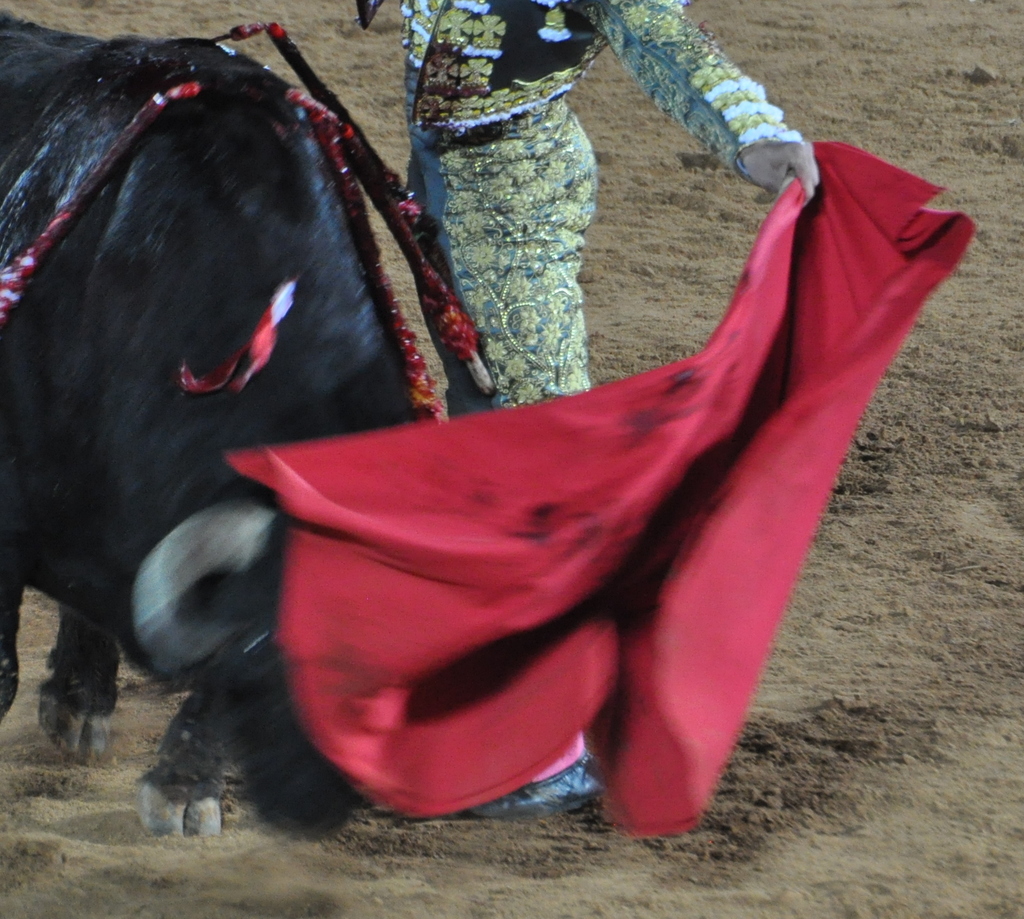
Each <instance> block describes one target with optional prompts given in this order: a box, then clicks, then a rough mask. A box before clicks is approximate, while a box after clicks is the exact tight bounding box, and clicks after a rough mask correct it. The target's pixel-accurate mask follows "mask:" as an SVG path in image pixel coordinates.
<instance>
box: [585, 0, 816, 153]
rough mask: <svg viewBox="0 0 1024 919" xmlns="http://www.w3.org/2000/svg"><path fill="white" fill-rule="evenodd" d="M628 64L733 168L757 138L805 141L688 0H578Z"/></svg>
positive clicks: (665, 108)
mask: <svg viewBox="0 0 1024 919" xmlns="http://www.w3.org/2000/svg"><path fill="white" fill-rule="evenodd" d="M573 5H574V7H575V8H577V9H579V10H580V12H582V13H583V14H584V15H586V16H587V17H588V18H589V19H590V21H591V22H592V23H593V24H594V26H595V27H596V28H597V29H598V31H600V32H601V33H602V35H604V37H605V38H606V39H607V41H608V43H609V44H610V45H611V47H612V50H614V52H615V54H616V56H617V57H618V59H619V60H620V61H621V62H622V65H623V66H624V67H625V68H626V70H627V71H628V72H629V73H630V74H631V75H632V76H633V78H634V79H635V80H636V81H637V83H638V84H639V85H640V87H641V88H642V89H643V90H644V92H645V93H647V95H648V96H650V98H651V99H652V100H653V101H654V103H655V104H656V105H657V106H658V108H660V109H661V110H662V111H663V112H665V113H666V114H668V115H669V116H670V117H671V118H673V119H674V120H676V121H677V122H679V123H680V124H681V125H683V126H684V127H685V128H686V129H687V130H688V131H689V132H690V133H691V134H693V136H694V137H696V138H697V139H698V140H699V141H700V142H701V143H703V144H704V146H706V147H707V148H708V149H710V150H711V151H712V152H714V153H715V154H716V155H717V156H718V157H719V158H720V159H721V160H722V161H723V162H724V163H725V164H726V165H727V166H729V167H730V168H737V162H736V156H737V154H738V153H739V152H740V151H741V150H742V149H743V148H744V147H748V146H749V145H750V144H752V143H755V142H756V141H759V140H766V139H770V140H779V141H800V140H802V138H801V136H800V134H799V133H797V132H796V131H791V130H790V129H789V128H788V127H787V126H786V124H785V121H784V120H783V118H784V115H783V112H782V110H781V109H780V108H778V107H776V106H774V105H772V104H771V103H769V102H768V101H767V98H766V95H765V91H764V88H763V87H762V86H761V85H760V84H758V83H756V82H755V81H754V80H751V79H750V78H749V77H747V76H744V74H743V73H742V72H741V71H740V69H739V68H738V67H737V66H736V65H735V64H734V63H732V61H730V60H729V59H728V58H727V57H726V56H725V55H724V54H723V53H722V51H721V49H720V48H719V47H718V45H717V44H716V43H715V41H714V39H713V38H712V37H711V36H710V35H708V34H706V33H705V32H703V31H702V30H701V29H700V28H698V27H697V26H696V25H695V24H694V23H693V22H692V21H691V20H690V19H689V18H688V17H687V16H686V15H685V13H684V12H683V9H684V3H683V2H682V0H577V2H576V3H574V4H573Z"/></svg>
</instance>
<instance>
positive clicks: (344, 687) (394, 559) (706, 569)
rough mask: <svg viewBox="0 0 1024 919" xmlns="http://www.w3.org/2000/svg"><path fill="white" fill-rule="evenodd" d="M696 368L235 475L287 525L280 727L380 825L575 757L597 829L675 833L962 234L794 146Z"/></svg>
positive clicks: (853, 170) (861, 176) (892, 171)
mask: <svg viewBox="0 0 1024 919" xmlns="http://www.w3.org/2000/svg"><path fill="white" fill-rule="evenodd" d="M816 153H817V156H818V160H819V164H820V168H821V174H822V183H821V187H820V189H819V192H818V194H817V196H816V197H815V199H814V200H813V201H812V202H811V203H810V205H809V206H808V207H807V208H806V209H803V210H802V209H801V204H802V201H803V198H802V194H803V193H802V191H801V189H800V187H799V183H795V182H794V183H793V184H792V186H791V187H790V188H789V189H788V190H787V191H786V192H785V193H784V194H783V195H782V197H781V198H780V200H779V201H778V203H777V204H776V205H775V207H774V208H773V210H772V212H771V213H770V214H769V216H768V218H767V219H766V221H765V223H764V225H763V227H762V228H761V231H760V234H759V235H758V238H757V241H756V243H755V245H754V248H753V251H752V252H751V254H750V258H749V259H748V261H747V265H746V268H745V269H744V272H743V275H742V277H741V279H740V282H739V285H738V287H737V290H736V294H735V296H734V298H733V301H732V305H731V307H730V308H729V310H728V313H727V314H726V316H725V318H724V319H723V321H722V323H721V325H720V326H719V327H718V329H717V330H716V331H715V332H714V334H713V335H712V337H711V339H710V340H709V342H708V344H707V347H706V348H705V349H704V350H703V351H702V352H701V353H700V354H698V355H696V356H695V357H692V358H690V359H687V360H684V361H680V362H679V363H676V364H671V365H669V366H667V367H662V368H661V369H658V370H654V371H651V372H649V373H644V374H641V375H639V376H636V377H632V378H630V379H626V380H622V381H620V382H617V383H613V384H611V385H608V386H602V387H599V388H597V389H595V390H593V391H591V392H589V393H585V394H583V395H579V396H573V397H569V398H564V399H560V400H557V401H554V402H548V403H545V404H543V405H538V406H531V407H527V408H521V409H514V410H511V411H501V412H495V413H490V414H485V415H475V416H470V417H463V418H459V419H456V420H454V421H452V422H450V423H448V424H446V425H437V426H434V425H423V424H417V425H412V426H407V427H404V428H400V429H391V430H387V431H381V432H375V433H370V434H365V435H358V436H353V437H347V438H336V439H330V440H325V441H319V442H313V443H301V444H291V445H288V446H282V447H275V448H268V449H261V450H256V451H249V452H246V453H242V454H236V455H234V456H233V457H232V458H231V462H232V463H233V464H234V466H235V467H236V468H237V469H238V470H239V471H240V472H242V473H243V474H244V475H247V476H250V477H252V478H254V479H256V480H258V481H260V482H263V483H264V484H266V485H268V486H270V487H271V488H272V489H274V490H275V491H276V493H277V495H278V498H279V501H280V504H281V506H282V507H283V508H284V509H285V510H286V511H287V512H288V513H289V514H290V515H291V517H292V523H291V530H290V536H289V542H288V548H287V554H286V569H285V579H284V587H283V595H282V598H281V607H280V624H279V633H278V636H277V640H278V642H279V644H280V647H281V649H282V651H283V654H284V657H285V659H286V661H287V666H288V674H289V680H290V687H291V691H292V694H293V699H294V702H295V705H296V708H297V710H298V712H299V714H300V717H301V719H302V721H303V724H304V726H305V727H306V729H307V730H308V732H309V734H310V736H311V737H312V739H313V741H314V743H315V744H316V746H317V747H318V749H319V750H320V751H321V752H323V754H324V755H325V756H327V757H328V758H329V759H330V760H331V761H333V762H334V763H335V764H336V765H337V766H338V768H339V769H341V770H342V771H343V772H345V773H346V774H347V775H348V776H350V777H351V778H352V779H353V780H354V782H355V783H356V784H357V785H358V786H359V787H360V788H361V789H363V790H364V791H365V792H366V793H367V794H368V795H369V796H371V797H372V798H374V799H375V800H377V801H380V802H383V803H386V804H388V805H390V806H392V807H394V808H396V809H397V810H399V811H403V812H405V813H408V814H413V815H420V816H428V815H436V814H443V813H446V812H451V811H456V810H459V809H461V808H465V807H467V806H470V805H474V804H479V803H481V802H484V801H488V800H490V799H493V798H495V797H497V796H499V795H501V794H504V793H506V792H509V791H512V790H513V789H515V788H517V787H519V786H520V785H521V784H523V783H524V782H526V781H527V780H528V779H529V778H530V776H532V775H534V774H536V773H537V772H538V770H540V769H541V768H543V767H544V765H545V764H546V763H549V762H551V761H552V760H553V759H554V758H555V757H557V756H558V755H559V753H561V751H563V750H564V749H565V748H566V746H567V745H568V744H570V743H571V742H572V739H573V736H574V735H575V734H576V732H578V731H580V730H587V731H589V732H590V737H591V744H592V747H593V749H594V751H595V752H596V754H597V756H598V757H599V760H600V763H601V766H602V768H603V771H604V775H605V778H606V781H607V785H608V794H607V806H608V808H609V810H610V813H611V816H612V818H613V819H614V820H615V821H616V822H617V823H618V824H619V825H620V827H621V828H622V829H623V830H624V831H626V832H629V833H633V834H639V835H653V834H667V833H677V832H682V831H685V830H688V829H690V828H692V827H693V826H694V824H695V823H696V822H697V820H698V819H699V817H700V814H701V811H702V810H703V808H704V807H705V805H706V804H707V802H708V800H709V798H710V796H711V794H712V792H713V789H714V786H715V783H716V781H717V779H718V777H719V775H720V774H721V771H722V769H723V768H724V766H725V764H726V761H727V759H728V757H729V754H730V752H731V750H732V747H733V745H734V743H735V741H736V738H737V735H738V734H739V731H740V729H741V727H742V723H743V718H744V715H745V713H746V710H747V706H748V705H749V702H750V699H751V696H752V694H753V692H754V689H755V686H756V682H757V679H758V676H759V674H760V671H761V669H762V666H763V664H764V661H765V659H766V657H767V655H768V652H769V648H770V644H771V641H772V637H773V634H774V632H775V629H776V627H777V626H778V624H779V621H780V619H781V616H782V613H783V610H784V608H785V605H786V602H787V599H788V597H789V594H790V591H791V588H792V586H793V584H794V581H795V580H796V577H797V575H798V572H799V568H800V565H801V563H802V560H803V558H804V555H805V553H806V551H807V549H808V546H809V544H810V542H811V539H812V537H813V533H814V530H815V527H816V524H817V521H818V519H819V516H820V515H821V513H822V510H823V509H824V507H825V504H826V502H827V500H828V497H829V494H830V491H831V488H832V485H833V482H834V479H835V475H836V472H837V470H838V469H839V466H840V464H841V462H842V460H843V457H844V455H845V453H846V450H847V448H848V445H849V442H850V439H851V437H852V435H853V433H854V430H855V427H856V425H857V423H858V419H859V418H860V416H861V414H862V412H863V410H864V407H865V405H866V403H867V401H868V399H869V397H870V395H871V393H872V391H873V389H874V387H875V385H876V384H877V382H878V380H879V378H880V377H881V375H882V373H883V371H884V369H885V367H886V365H887V364H888V363H889V361H890V360H891V359H892V357H893V356H894V355H895V353H896V351H897V349H898V347H899V344H900V342H901V341H902V339H903V338H904V336H905V335H906V334H907V332H908V331H909V329H910V327H911V325H912V323H913V321H914V318H915V316H916V315H917V313H918V311H919V309H920V307H921V305H922V303H923V301H924V299H925V298H926V296H927V295H928V294H929V292H930V291H931V290H932V289H933V288H934V287H935V286H936V285H937V284H938V283H940V282H941V280H942V279H943V278H945V277H946V276H947V275H948V274H949V273H950V271H951V270H952V269H953V267H954V266H955V264H956V263H957V261H958V259H959V258H960V256H961V255H962V254H963V252H964V250H965V248H966V246H967V244H968V242H969V240H970V236H971V233H972V229H973V228H972V224H971V222H970V220H968V219H967V218H966V217H965V216H964V215H962V214H956V213H945V212H939V211H934V210H927V209H925V208H924V204H925V203H926V202H927V201H928V200H929V199H931V198H932V197H933V196H934V195H935V194H936V193H937V192H938V191H939V189H937V188H936V187H935V186H933V185H930V184H928V183H927V182H924V181H922V180H921V179H918V178H916V177H914V176H912V175H909V174H908V173H906V172H903V171H901V170H899V169H896V168H895V167H893V166H890V165H888V164H886V163H884V162H882V161H880V160H878V159H876V158H874V157H872V156H870V155H869V154H866V153H864V152H862V151H859V150H856V149H853V148H850V147H846V146H843V145H838V144H818V145H817V147H816Z"/></svg>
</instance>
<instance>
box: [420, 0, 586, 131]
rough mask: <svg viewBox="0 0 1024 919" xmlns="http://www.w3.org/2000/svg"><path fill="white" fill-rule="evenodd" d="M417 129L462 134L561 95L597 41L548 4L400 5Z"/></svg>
mask: <svg viewBox="0 0 1024 919" xmlns="http://www.w3.org/2000/svg"><path fill="white" fill-rule="evenodd" d="M402 13H403V15H404V16H405V20H406V25H405V38H404V44H405V46H406V48H407V51H408V54H409V57H410V60H411V61H412V63H413V65H414V66H416V67H418V68H419V85H418V87H417V91H416V99H415V103H414V107H413V120H414V121H416V122H417V123H418V124H424V125H436V126H440V127H448V128H455V129H459V128H469V127H474V126H476V125H481V124H488V123H490V122H494V121H501V120H504V119H506V118H509V117H510V116H512V115H516V114H519V113H520V112H525V111H529V110H530V109H532V108H535V107H537V106H539V105H541V104H543V103H544V102H547V101H548V100H550V99H554V98H555V97H557V96H560V95H562V94H563V93H565V92H567V91H568V90H569V89H570V88H571V87H572V86H573V84H574V83H575V82H576V81H577V80H578V79H579V77H580V76H581V75H582V74H583V73H584V71H585V70H586V69H587V67H589V66H590V63H591V61H593V59H594V57H595V56H596V55H597V53H598V52H599V51H600V50H601V49H602V48H603V47H604V45H605V42H604V39H603V38H601V36H600V35H599V34H598V33H597V31H596V30H595V29H594V27H593V26H592V25H591V23H590V21H589V20H588V19H587V18H586V17H585V16H584V15H582V14H581V13H579V12H576V11H575V10H574V9H571V8H570V6H569V4H566V3H562V2H559V0H553V2H550V3H549V2H545V0H482V2H481V0H403V4H402Z"/></svg>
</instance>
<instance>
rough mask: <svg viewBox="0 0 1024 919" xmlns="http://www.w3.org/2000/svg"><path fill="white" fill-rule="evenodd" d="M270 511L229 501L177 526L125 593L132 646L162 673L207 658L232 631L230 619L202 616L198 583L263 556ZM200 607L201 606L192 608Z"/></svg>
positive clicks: (235, 627)
mask: <svg viewBox="0 0 1024 919" xmlns="http://www.w3.org/2000/svg"><path fill="white" fill-rule="evenodd" d="M276 517H277V513H276V512H275V511H274V510H273V509H271V508H268V507H266V506H264V505H262V504H258V503H256V502H255V501H245V500H239V501H228V502H224V503H221V504H216V505H214V506H213V507H209V508H207V509H205V510H203V511H199V512H198V513H196V514H193V515H192V516H191V517H189V518H188V519H187V520H184V521H183V522H182V523H180V524H178V526H176V527H175V528H174V529H173V530H172V531H171V532H170V533H168V534H167V536H165V537H164V538H163V539H162V540H161V541H160V542H159V543H157V545H156V546H155V548H154V549H153V550H152V551H151V552H150V553H149V555H147V556H146V558H145V560H144V561H143V563H142V565H141V566H140V567H139V572H138V575H137V576H136V578H135V586H134V589H133V591H132V615H133V622H134V626H135V635H136V637H137V639H138V642H139V645H140V646H141V647H142V649H143V650H144V651H145V652H146V653H147V654H148V655H149V657H150V659H151V661H152V665H153V667H154V669H156V670H157V671H158V672H160V673H163V674H165V675H168V676H170V675H173V674H176V673H180V672H182V671H183V670H187V669H188V668H189V667H192V666H194V665H195V664H198V663H200V662H201V661H203V660H206V658H208V657H210V656H211V655H212V654H213V653H214V652H215V651H216V650H217V649H218V648H220V647H221V646H222V645H223V644H224V643H225V642H226V641H227V640H228V639H229V638H231V637H232V636H233V635H235V634H236V633H237V632H238V631H239V627H240V624H239V622H238V620H236V619H234V618H227V619H223V618H218V617H215V616H214V617H211V616H209V615H203V612H204V610H203V609H201V608H200V609H198V610H197V611H196V612H197V614H195V615H189V609H190V608H192V609H195V607H196V606H197V602H196V599H195V595H196V594H197V593H198V594H202V592H203V590H202V588H203V585H204V583H205V584H211V583H215V582H218V581H221V580H223V579H224V578H228V577H231V576H232V575H237V574H239V573H242V572H245V571H246V570H247V569H249V568H250V567H251V566H252V564H253V563H254V562H255V561H256V560H257V559H258V558H259V557H260V556H261V555H263V554H264V553H265V552H266V550H267V544H268V540H269V537H270V531H271V525H272V524H273V522H274V520H275V518H276ZM199 606H200V607H201V606H202V604H199Z"/></svg>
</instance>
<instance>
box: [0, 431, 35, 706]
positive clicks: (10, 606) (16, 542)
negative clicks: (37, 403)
mask: <svg viewBox="0 0 1024 919" xmlns="http://www.w3.org/2000/svg"><path fill="white" fill-rule="evenodd" d="M6 433H7V431H6V427H5V425H4V422H3V420H2V419H0V720H2V719H3V717H4V715H6V714H7V712H8V710H9V709H10V707H11V705H12V703H13V702H14V697H15V696H16V695H17V694H18V645H17V641H18V623H19V615H20V609H21V594H22V591H23V590H24V587H25V573H26V570H27V558H26V552H27V549H26V546H27V545H28V542H29V540H28V539H26V536H25V530H26V528H25V523H24V516H23V513H22V511H23V509H22V503H21V489H20V486H19V482H18V474H17V464H16V463H15V461H14V457H13V454H12V453H11V452H10V450H9V448H8V440H7V436H6Z"/></svg>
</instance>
